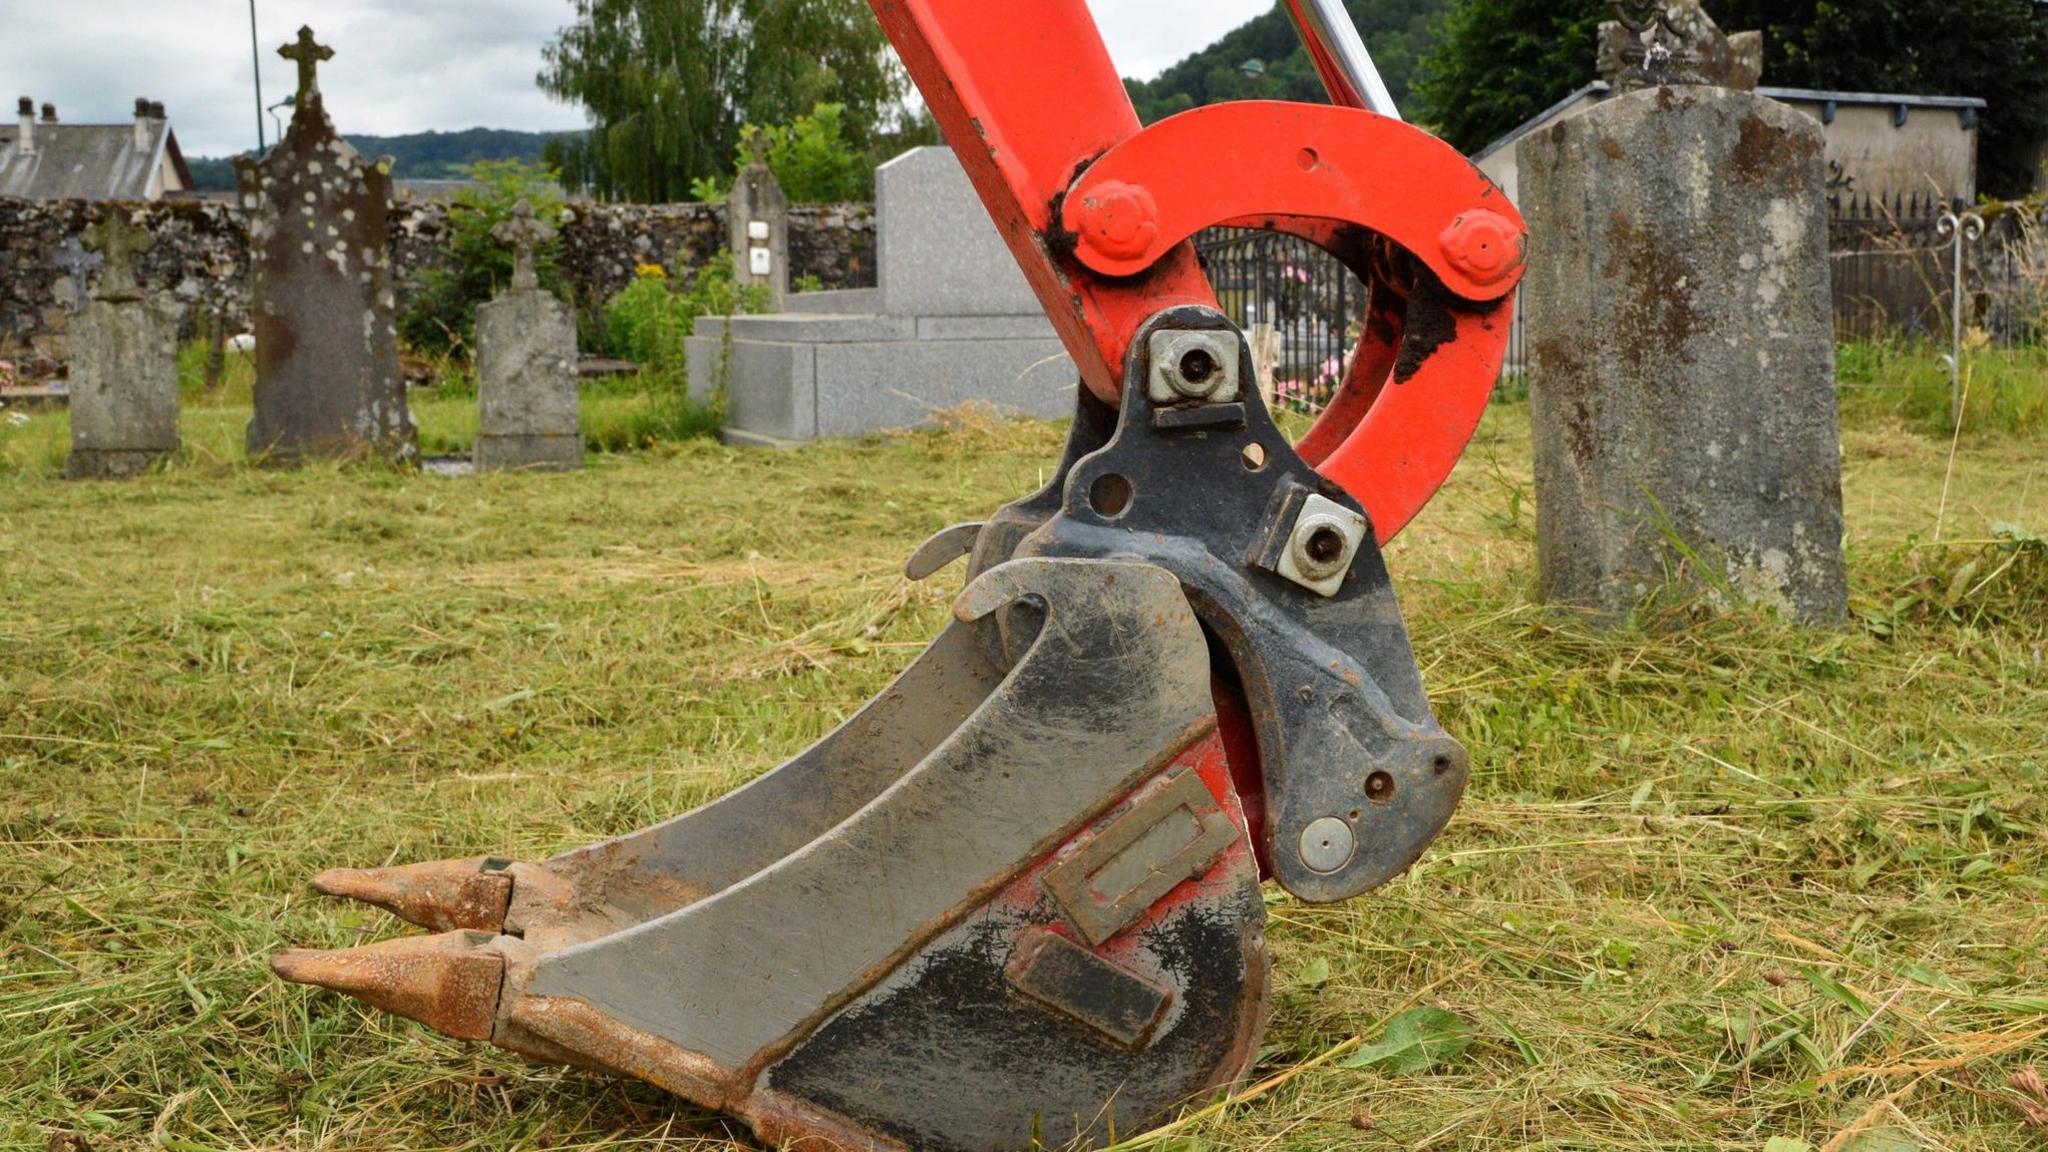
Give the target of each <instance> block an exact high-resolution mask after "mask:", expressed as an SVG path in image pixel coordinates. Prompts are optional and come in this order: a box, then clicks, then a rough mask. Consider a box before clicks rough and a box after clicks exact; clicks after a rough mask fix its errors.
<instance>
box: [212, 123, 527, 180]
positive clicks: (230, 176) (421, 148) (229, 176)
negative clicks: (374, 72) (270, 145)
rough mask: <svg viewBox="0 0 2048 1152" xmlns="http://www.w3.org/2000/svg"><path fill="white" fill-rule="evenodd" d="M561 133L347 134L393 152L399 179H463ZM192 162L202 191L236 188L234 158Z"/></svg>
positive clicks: (368, 150) (379, 151)
mask: <svg viewBox="0 0 2048 1152" xmlns="http://www.w3.org/2000/svg"><path fill="white" fill-rule="evenodd" d="M557 135H560V133H554V132H513V131H509V130H506V129H501V128H471V129H468V130H467V131H462V132H416V133H413V134H412V135H410V136H350V137H349V138H348V140H349V143H351V144H353V145H355V146H356V149H357V150H358V151H360V152H361V153H362V154H363V155H365V156H373V157H374V156H389V157H391V158H392V159H394V160H396V161H397V162H398V165H397V169H396V173H395V174H396V175H397V177H398V178H399V179H400V180H459V179H461V178H462V174H463V169H465V168H467V167H468V166H470V165H471V164H474V163H476V162H477V161H479V160H524V161H526V162H527V163H529V164H537V163H539V162H540V156H541V149H542V148H545V147H546V146H547V142H548V141H549V140H550V139H552V138H553V137H555V136H557ZM190 163H191V166H192V179H193V182H194V183H196V184H198V186H199V188H200V190H201V191H205V192H229V191H233V190H234V187H235V169H234V162H233V161H232V160H230V159H223V158H218V157H201V158H199V159H196V160H192V161H191V162H190Z"/></svg>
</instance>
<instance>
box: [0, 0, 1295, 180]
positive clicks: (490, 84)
mask: <svg viewBox="0 0 2048 1152" xmlns="http://www.w3.org/2000/svg"><path fill="white" fill-rule="evenodd" d="M989 2H990V3H1004V2H1011V0H989ZM1269 2H1270V0H1094V7H1095V14H1096V19H1097V21H1098V22H1100V23H1101V25H1102V27H1103V32H1104V35H1105V36H1106V37H1107V38H1108V40H1109V47H1110V52H1111V53H1112V54H1113V55H1114V56H1115V58H1116V62H1117V66H1118V68H1119V69H1121V70H1122V71H1123V73H1124V74H1125V75H1129V76H1139V77H1146V78H1149V77H1151V76H1154V75H1156V74H1158V72H1159V71H1160V70H1161V69H1163V68H1165V67H1166V66H1167V65H1169V64H1172V63H1173V62H1174V61H1176V60H1179V59H1180V58H1182V57H1184V56H1186V55H1188V54H1189V53H1192V52H1195V51H1197V50H1199V49H1201V48H1203V47H1205V46H1206V45H1208V44H1210V43H1211V42H1213V41H1214V40H1215V39H1216V38H1217V37H1218V36H1221V35H1222V34H1223V33H1225V32H1227V31H1229V30H1230V29H1232V28H1234V27H1236V26H1237V25H1239V24H1242V23H1243V22H1245V21H1246V20H1249V19H1251V18H1252V17H1253V16H1256V15H1258V14H1259V13H1260V12H1262V11H1264V10H1265V9H1266V7H1267V5H1268V3H1269ZM1016 6H1017V8H1018V9H1019V11H1020V12H1022V11H1026V10H1028V9H1029V7H1030V0H1017V3H1016ZM258 9H259V18H260V20H261V33H262V44H263V95H264V99H265V100H266V102H271V103H275V102H276V101H278V100H280V99H282V98H283V97H284V96H286V95H287V94H288V93H290V92H291V90H292V85H293V83H294V81H295V74H294V72H293V65H292V64H291V63H290V62H288V61H285V60H281V59H279V58H278V57H277V54H276V50H277V46H278V45H280V44H282V43H284V42H285V41H286V40H287V39H289V38H290V36H291V33H293V32H295V31H296V30H297V29H298V27H299V25H301V24H305V23H311V24H312V25H313V26H314V27H315V28H316V29H317V30H318V32H319V35H320V40H321V42H322V43H325V44H328V45H331V46H332V47H333V48H334V49H335V50H336V52H337V53H338V55H337V56H336V58H335V60H334V61H333V62H331V63H330V64H328V65H327V66H326V67H325V68H323V69H322V72H321V76H322V84H321V88H322V90H323V91H324V92H325V93H326V94H327V106H328V111H329V112H330V113H331V114H332V115H333V116H334V117H335V120H336V122H337V124H338V125H339V127H340V128H341V130H342V131H343V132H355V133H362V134H368V135H379V136H386V135H394V134H398V133H406V132H420V131H425V130H428V129H444V130H445V129H461V128H474V127H479V126H482V127H488V128H518V129H525V130H529V131H531V130H542V129H562V128H576V127H580V126H582V123H583V118H582V115H581V114H580V112H579V111H578V110H577V109H575V108H570V107H565V106H563V105H560V104H556V103H554V102H553V101H551V100H549V99H548V98H547V97H546V96H544V95H542V94H541V92H540V90H539V89H537V88H535V87H534V84H533V77H534V73H535V72H537V71H538V70H539V68H540V50H541V46H542V45H543V44H545V43H547V42H548V40H549V39H551V38H552V36H553V34H554V32H555V30H556V29H557V28H559V27H560V26H561V25H562V24H563V23H564V22H566V21H567V20H568V18H569V15H570V11H571V7H570V3H569V0H258ZM1020 18H1021V17H1020ZM248 20H249V10H248V4H247V3H246V0H0V98H4V99H5V104H4V106H0V114H11V113H12V111H13V107H14V97H16V96H21V95H28V96H33V97H35V99H36V101H37V102H38V103H41V102H43V101H50V102H53V103H55V104H56V105H57V110H58V113H59V115H60V117H61V118H62V119H66V120H74V121H80V122H94V121H99V122H113V121H118V120H122V119H125V118H126V117H127V116H129V115H130V114H131V112H132V110H133V109H134V106H135V98H136V97H137V96H147V97H149V98H150V99H152V100H160V101H162V102H163V103H164V104H165V105H166V106H167V107H168V108H169V110H170V115H171V123H172V126H173V127H174V128H176V129H177V132H178V140H179V143H180V144H182V145H183V146H184V148H185V151H186V153H187V154H189V155H194V156H216V155H226V154H229V153H233V152H237V151H240V150H242V149H245V148H250V147H253V146H254V145H255V143H256V141H255V138H254V137H255V131H256V129H255V124H254V120H255V112H254V97H253V95H252V94H251V92H250V84H249V78H250V77H249V72H250V59H249V56H250V53H249V24H248Z"/></svg>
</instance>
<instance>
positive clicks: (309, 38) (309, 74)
mask: <svg viewBox="0 0 2048 1152" xmlns="http://www.w3.org/2000/svg"><path fill="white" fill-rule="evenodd" d="M277 54H278V55H279V56H282V57H284V58H285V59H287V60H296V61H298V64H299V95H298V103H299V107H301V108H303V107H305V106H306V102H307V101H309V100H311V99H313V98H314V97H315V96H318V95H319V94H320V63H321V61H323V60H332V59H334V49H332V48H329V47H327V46H326V45H325V44H320V43H316V42H315V41H314V39H313V29H312V27H311V26H307V27H303V28H300V29H299V38H298V40H297V41H296V42H294V43H291V44H287V45H285V46H284V47H282V48H279V49H278V50H277Z"/></svg>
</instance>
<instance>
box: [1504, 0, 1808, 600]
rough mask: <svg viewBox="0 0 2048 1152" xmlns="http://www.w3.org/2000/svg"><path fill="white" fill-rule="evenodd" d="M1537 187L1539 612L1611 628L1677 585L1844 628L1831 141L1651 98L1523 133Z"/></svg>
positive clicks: (1650, 93) (1792, 127)
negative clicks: (1561, 607)
mask: <svg viewBox="0 0 2048 1152" xmlns="http://www.w3.org/2000/svg"><path fill="white" fill-rule="evenodd" d="M1708 26H1709V27H1711V24H1710V23H1709V25H1708ZM1667 30H1668V29H1667ZM1715 34H1716V35H1718V31H1716V33H1715ZM1716 54H1717V53H1716V51H1715V50H1713V49H1712V48H1711V47H1710V48H1709V49H1708V50H1705V51H1703V52H1700V53H1699V55H1701V56H1702V57H1704V58H1710V59H1711V58H1714V57H1715V56H1716ZM1522 173H1523V175H1522V205H1521V207H1522V209H1523V212H1524V213H1525V214H1526V215H1527V217H1528V220H1529V226H1530V247H1531V251H1530V274H1529V278H1528V281H1527V282H1526V283H1525V284H1524V286H1523V289H1522V306H1523V309H1524V314H1525V315H1526V316H1527V323H1528V338H1529V343H1530V349H1531V365H1532V371H1531V376H1530V392H1531V403H1530V408H1531V415H1532V419H1533V423H1534V429H1535V449H1536V486H1537V493H1536V495H1537V551H1538V557H1539V562H1540V567H1541V571H1542V586H1543V594H1544V596H1545V598H1546V599H1547V600H1550V601H1552V602H1556V603H1563V604H1568V605H1574V606H1579V607H1584V608H1588V609H1592V610H1594V611H1595V612H1596V613H1597V614H1598V615H1599V616H1600V617H1601V618H1604V619H1606V620H1609V621H1613V620H1618V619H1620V618H1623V617H1625V616H1626V615H1627V614H1628V613H1629V612H1630V611H1632V610H1633V609H1634V608H1635V607H1636V606H1637V605H1639V604H1640V603H1641V602H1642V600H1643V599H1644V598H1645V597H1646V596H1648V595H1650V594H1651V593H1653V592H1654V591H1655V590H1656V589H1658V588H1660V587H1662V586H1663V585H1665V583H1666V582H1667V580H1668V579H1669V578H1670V577H1671V576H1673V575H1679V574H1683V575H1685V576H1686V577H1688V578H1690V580H1691V581H1692V582H1693V583H1694V584H1695V585H1696V586H1699V587H1704V588H1705V589H1707V590H1709V592H1710V593H1711V594H1713V595H1717V596H1730V597H1734V598H1737V599H1741V600H1744V601H1750V602H1760V603H1763V604H1766V605H1770V606H1773V607H1775V608H1777V609H1778V610H1780V611H1782V612H1783V613H1784V614H1785V615H1787V616H1788V617H1790V618H1792V619H1796V620H1800V621H1804V622H1809V623H1826V622H1831V621H1836V620H1839V619H1841V618H1842V617H1843V616H1844V614H1845V612H1846V609H1847V578H1846V575H1845V571H1844V564H1843V554H1842V456H1841V447H1840V432H1839V424H1838V416H1837V407H1836V392H1835V388H1836V384H1835V361H1834V347H1835V346H1834V326H1833V310H1832V304H1831V284H1830V276H1829V268H1828V221H1827V199H1826V178H1827V177H1826V165H1825V162H1824V158H1823V137H1822V132H1821V128H1820V125H1819V124H1818V123H1816V122H1814V121H1813V120H1811V119H1809V118H1807V117H1805V116H1803V115H1801V114H1799V113H1797V112H1795V111H1793V110H1792V109H1790V108H1787V107H1785V106H1784V105H1782V104H1778V103H1775V102H1773V101H1770V100H1766V99H1763V98H1760V97H1758V96H1756V95H1754V94H1753V93H1748V92H1737V91H1730V90H1728V89H1724V88H1719V87H1711V86H1683V87H1650V88H1646V89H1643V90H1640V91H1635V92H1632V93H1630V94H1628V95H1624V96H1619V97H1616V98H1614V99H1612V100H1609V101H1607V102H1606V103H1604V104H1602V105H1600V106H1599V107H1597V108H1594V109H1592V110H1591V111H1589V112H1587V113H1586V114H1585V115H1583V116H1579V117H1576V118H1573V119H1570V120H1566V121H1563V122H1561V123H1558V124H1555V125H1553V126H1551V127H1548V128H1545V129H1543V130H1541V131H1538V132H1536V133H1534V134H1532V135H1531V136H1529V137H1528V138H1527V139H1525V140H1524V141H1523V143H1522Z"/></svg>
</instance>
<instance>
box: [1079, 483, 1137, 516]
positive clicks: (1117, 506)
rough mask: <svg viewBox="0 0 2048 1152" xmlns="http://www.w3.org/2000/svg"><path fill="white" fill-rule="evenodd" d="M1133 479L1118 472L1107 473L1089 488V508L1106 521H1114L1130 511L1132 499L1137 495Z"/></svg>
mask: <svg viewBox="0 0 2048 1152" xmlns="http://www.w3.org/2000/svg"><path fill="white" fill-rule="evenodd" d="M1136 494H1137V493H1136V490H1135V489H1134V488H1133V487H1132V486H1131V478H1130V477H1128V476H1125V475H1123V474H1121V473H1118V472H1105V473H1103V474H1102V475H1100V476H1097V477H1096V478H1095V483H1093V484H1091V485H1089V486H1088V506H1089V507H1090V508H1093V509H1095V514H1096V515H1097V516H1100V517H1102V518H1103V519H1105V520H1114V519H1116V518H1117V517H1119V516H1121V515H1123V514H1124V513H1125V512H1127V511H1129V510H1130V507H1131V497H1133V496H1134V495H1136Z"/></svg>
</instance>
